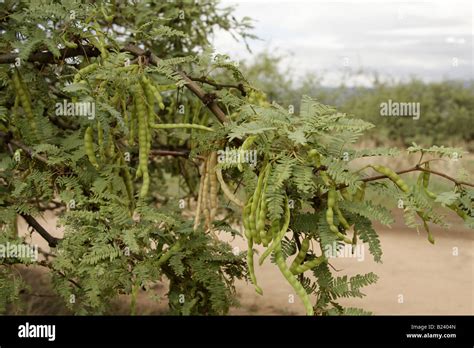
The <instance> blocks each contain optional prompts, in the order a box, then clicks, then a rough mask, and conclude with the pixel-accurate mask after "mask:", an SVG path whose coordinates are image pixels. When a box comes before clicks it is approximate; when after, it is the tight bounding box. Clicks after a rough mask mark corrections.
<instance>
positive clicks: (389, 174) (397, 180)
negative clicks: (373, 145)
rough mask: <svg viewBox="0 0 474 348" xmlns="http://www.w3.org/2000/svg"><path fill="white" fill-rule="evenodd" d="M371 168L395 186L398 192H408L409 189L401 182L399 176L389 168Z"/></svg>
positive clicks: (374, 166) (373, 166) (375, 166)
mask: <svg viewBox="0 0 474 348" xmlns="http://www.w3.org/2000/svg"><path fill="white" fill-rule="evenodd" d="M371 167H372V168H373V169H374V170H375V171H376V172H379V173H380V174H383V175H386V176H387V177H388V178H389V179H390V180H391V181H392V182H393V183H395V185H397V186H398V187H399V188H400V190H402V191H403V192H405V193H409V192H410V187H409V186H408V185H407V184H406V183H405V182H404V181H403V179H402V178H400V176H398V174H397V173H395V172H394V171H393V170H391V169H390V168H387V167H384V166H379V165H371Z"/></svg>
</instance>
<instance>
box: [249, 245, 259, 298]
mask: <svg viewBox="0 0 474 348" xmlns="http://www.w3.org/2000/svg"><path fill="white" fill-rule="evenodd" d="M247 245H248V250H247V267H248V271H249V276H250V280H251V281H252V284H253V285H254V286H255V291H256V292H257V293H258V294H260V295H263V291H262V288H261V287H259V286H258V284H257V277H256V276H255V270H254V266H253V242H252V238H250V239H248V240H247Z"/></svg>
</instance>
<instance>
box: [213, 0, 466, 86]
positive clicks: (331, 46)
mask: <svg viewBox="0 0 474 348" xmlns="http://www.w3.org/2000/svg"><path fill="white" fill-rule="evenodd" d="M229 4H235V5H236V7H237V8H236V12H235V14H236V17H238V18H241V17H243V16H249V17H251V18H253V19H255V30H254V33H255V34H256V35H257V36H259V37H260V38H261V39H262V41H250V47H251V49H252V50H253V52H254V53H258V52H260V51H263V50H265V49H267V50H269V51H271V52H279V53H281V54H286V55H288V54H289V53H291V54H292V55H291V56H289V57H288V58H287V59H286V60H285V62H284V63H283V64H291V65H292V66H293V68H294V69H295V71H296V72H297V73H298V74H305V73H306V72H308V71H312V72H316V73H318V74H323V75H324V76H325V80H324V83H325V84H326V85H336V84H338V83H339V82H340V77H341V74H342V73H343V72H344V70H346V71H347V69H351V70H357V69H359V68H363V69H364V70H366V71H377V72H379V73H380V75H382V76H392V77H394V78H396V79H406V78H408V77H410V76H412V75H414V76H417V77H420V78H422V79H423V80H426V81H433V80H442V79H472V78H473V63H472V59H473V47H474V46H473V32H474V24H473V17H474V9H473V4H472V0H461V1H454V0H439V1H433V0H430V1H416V0H415V1H381V0H379V1H316V0H312V1H309V0H308V1H303V0H293V1H291V0H286V1H279V0H275V1H270V0H252V1H244V0H240V1H235V0H234V1H232V0H223V1H222V5H229ZM214 44H215V48H216V49H217V51H218V52H219V53H228V54H230V55H231V57H232V58H233V59H236V60H237V59H251V56H252V54H250V53H248V52H246V51H245V46H244V45H243V44H242V43H239V42H236V41H234V40H233V39H232V38H231V36H230V35H229V34H227V33H223V32H220V33H217V34H216V37H215V41H214ZM354 81H357V82H356V83H359V84H367V78H366V76H364V75H362V76H360V77H359V78H356V79H355V80H354Z"/></svg>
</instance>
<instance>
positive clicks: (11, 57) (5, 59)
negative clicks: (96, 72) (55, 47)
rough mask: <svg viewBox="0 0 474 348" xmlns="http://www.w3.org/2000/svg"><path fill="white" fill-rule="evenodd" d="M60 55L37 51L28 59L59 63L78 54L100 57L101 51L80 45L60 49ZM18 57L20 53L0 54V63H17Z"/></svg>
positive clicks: (30, 60) (43, 62) (45, 62)
mask: <svg viewBox="0 0 474 348" xmlns="http://www.w3.org/2000/svg"><path fill="white" fill-rule="evenodd" d="M59 54H60V56H59V57H55V56H54V55H53V54H52V53H51V52H49V51H44V52H36V53H33V54H31V55H30V56H29V57H28V59H27V61H29V62H38V63H42V64H48V63H58V62H60V61H62V60H64V59H66V58H70V57H76V56H87V57H98V56H99V55H100V51H99V50H98V49H97V48H95V47H94V46H78V47H77V48H64V49H62V50H60V51H59ZM17 58H18V53H7V54H2V55H0V64H11V63H15V61H16V59H17Z"/></svg>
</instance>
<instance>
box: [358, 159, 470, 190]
mask: <svg viewBox="0 0 474 348" xmlns="http://www.w3.org/2000/svg"><path fill="white" fill-rule="evenodd" d="M415 171H421V172H427V173H431V174H434V175H438V176H441V177H443V178H445V179H448V180H450V181H452V182H454V183H455V184H456V185H457V186H460V185H466V186H471V187H474V184H472V183H469V182H466V181H460V180H457V179H455V178H453V177H451V176H449V175H446V174H444V173H441V172H438V171H436V170H432V169H426V168H423V167H421V165H420V164H417V165H416V166H414V167H412V168H408V169H403V170H399V171H396V172H395V173H397V174H405V173H410V172H415ZM387 178H388V176H386V175H376V176H371V177H369V178H364V179H361V181H364V182H368V181H375V180H381V179H387Z"/></svg>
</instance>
